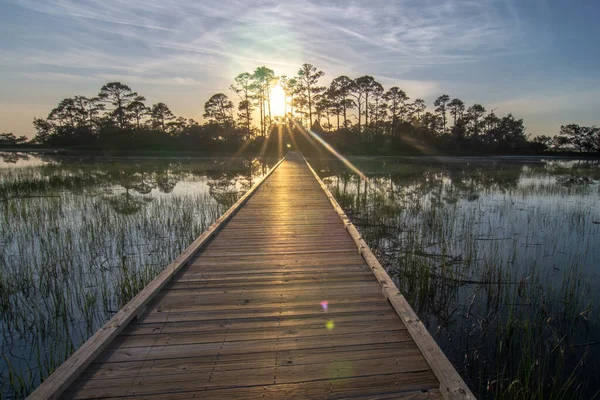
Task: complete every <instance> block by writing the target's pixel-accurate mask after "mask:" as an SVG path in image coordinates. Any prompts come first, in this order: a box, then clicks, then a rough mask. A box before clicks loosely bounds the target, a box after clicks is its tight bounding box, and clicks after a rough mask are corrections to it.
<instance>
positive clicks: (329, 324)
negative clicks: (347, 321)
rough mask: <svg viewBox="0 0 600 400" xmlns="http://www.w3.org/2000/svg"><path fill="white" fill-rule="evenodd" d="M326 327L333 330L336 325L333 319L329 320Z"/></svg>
mask: <svg viewBox="0 0 600 400" xmlns="http://www.w3.org/2000/svg"><path fill="white" fill-rule="evenodd" d="M325 327H326V328H327V330H328V331H330V330H332V329H333V328H334V327H335V324H334V323H333V320H329V321H327V323H326V324H325Z"/></svg>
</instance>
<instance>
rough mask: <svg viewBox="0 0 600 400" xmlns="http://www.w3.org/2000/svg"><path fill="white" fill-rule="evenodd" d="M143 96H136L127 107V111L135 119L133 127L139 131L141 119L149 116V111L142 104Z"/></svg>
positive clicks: (144, 99)
mask: <svg viewBox="0 0 600 400" xmlns="http://www.w3.org/2000/svg"><path fill="white" fill-rule="evenodd" d="M144 101H146V98H145V97H144V96H136V97H135V99H133V101H132V102H131V103H129V104H128V105H127V111H128V112H129V113H130V114H131V116H132V117H133V118H134V119H135V126H136V128H137V129H140V126H141V122H142V118H144V117H145V116H146V115H149V114H150V109H149V108H148V107H146V105H145V104H144Z"/></svg>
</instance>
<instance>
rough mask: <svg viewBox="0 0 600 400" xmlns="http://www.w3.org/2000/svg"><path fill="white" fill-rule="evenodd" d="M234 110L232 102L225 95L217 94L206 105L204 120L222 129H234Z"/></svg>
mask: <svg viewBox="0 0 600 400" xmlns="http://www.w3.org/2000/svg"><path fill="white" fill-rule="evenodd" d="M232 110H233V103H232V102H231V100H229V98H228V97H227V96H226V95H225V94H223V93H217V94H214V95H212V96H211V98H210V99H208V101H207V102H206V103H204V118H207V119H208V120H209V121H211V122H213V123H215V124H217V125H221V126H222V127H229V128H233V116H232V115H231V112H232Z"/></svg>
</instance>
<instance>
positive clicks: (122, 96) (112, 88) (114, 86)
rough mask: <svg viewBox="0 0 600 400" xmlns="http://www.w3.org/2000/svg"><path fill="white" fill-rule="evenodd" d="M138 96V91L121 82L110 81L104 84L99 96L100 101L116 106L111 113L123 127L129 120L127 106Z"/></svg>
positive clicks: (120, 126) (118, 124) (119, 125)
mask: <svg viewBox="0 0 600 400" xmlns="http://www.w3.org/2000/svg"><path fill="white" fill-rule="evenodd" d="M136 97H138V94H137V93H136V92H133V91H132V90H131V88H130V87H129V86H127V85H125V84H123V83H121V82H109V83H107V84H106V85H104V86H102V88H101V89H100V93H98V98H99V99H100V101H103V102H105V103H108V104H111V105H112V106H113V107H114V108H113V109H112V110H111V113H110V115H111V116H112V117H113V118H114V119H115V121H116V123H117V126H118V127H119V128H121V129H123V128H124V127H125V126H126V125H127V122H128V118H127V117H128V115H127V107H128V106H129V103H131V102H132V101H134V100H135V98H136Z"/></svg>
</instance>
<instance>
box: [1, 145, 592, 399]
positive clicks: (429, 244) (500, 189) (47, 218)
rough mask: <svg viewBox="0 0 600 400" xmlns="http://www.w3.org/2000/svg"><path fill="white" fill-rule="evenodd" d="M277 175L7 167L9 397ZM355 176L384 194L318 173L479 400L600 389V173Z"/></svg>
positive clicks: (61, 162) (130, 163)
mask: <svg viewBox="0 0 600 400" xmlns="http://www.w3.org/2000/svg"><path fill="white" fill-rule="evenodd" d="M276 161H277V160H266V161H265V160H258V159H233V160H231V159H224V158H185V159H181V158H178V159H168V158H130V159H124V158H113V159H111V158H91V157H89V156H88V157H60V156H35V155H22V154H2V153H0V311H1V315H2V318H1V319H0V346H1V348H2V354H3V355H4V357H3V358H2V359H0V382H1V384H2V386H1V387H0V393H2V394H3V396H4V397H22V396H24V395H26V394H27V393H29V392H30V391H31V390H32V389H33V388H34V387H35V386H36V385H37V384H38V383H39V381H40V379H41V377H44V376H47V375H48V373H49V372H50V371H51V370H52V369H53V368H55V367H57V366H58V365H60V364H61V363H62V361H63V360H64V359H65V358H66V357H67V356H68V355H69V354H70V353H71V352H72V351H73V350H74V349H75V348H77V347H78V346H79V345H80V344H81V343H83V341H85V340H86V339H87V338H88V337H89V336H90V335H91V334H92V333H93V332H95V331H96V330H97V329H98V328H99V327H100V326H101V325H102V324H103V323H104V322H105V321H106V320H108V319H109V318H110V317H111V316H112V315H113V313H114V312H116V311H117V310H118V309H119V308H120V307H121V306H122V305H123V304H124V303H125V302H127V300H129V299H130V298H131V297H133V296H134V295H135V293H137V292H138V291H139V290H140V289H141V288H142V287H143V286H144V285H145V284H147V283H148V282H149V281H150V280H151V279H152V278H153V277H154V276H156V274H157V273H158V272H159V271H160V270H161V269H162V268H163V267H164V266H165V265H167V264H168V263H169V262H170V261H171V260H172V259H174V258H175V257H176V256H177V255H179V253H180V252H181V251H182V250H183V249H184V248H185V247H186V246H187V245H189V244H190V243H191V242H192V241H193V240H194V239H195V238H196V237H197V236H198V235H199V234H200V233H201V232H202V231H203V230H205V229H206V228H207V227H208V226H209V225H210V224H211V223H212V222H214V220H215V219H216V218H218V216H219V215H220V214H221V213H223V212H224V211H225V210H227V209H228V208H229V207H230V206H231V205H232V204H233V203H234V202H235V201H236V200H237V199H238V198H239V197H240V196H241V195H242V194H243V193H244V192H245V191H246V190H248V189H249V188H250V186H251V185H252V184H253V183H254V182H255V181H256V180H257V179H258V178H259V177H260V176H261V175H263V174H264V173H266V172H267V171H268V168H269V167H270V166H272V165H273V164H274V163H275V162H276ZM351 161H352V162H353V163H354V164H355V165H356V166H357V167H358V168H359V169H360V170H361V171H363V172H365V173H366V174H367V176H368V178H369V180H368V182H365V181H362V180H360V179H359V177H358V176H357V175H355V174H352V173H350V172H348V170H347V169H346V168H345V167H343V166H342V165H341V164H339V163H337V162H333V161H331V160H319V159H314V160H311V162H312V163H313V166H314V167H315V169H316V170H317V172H318V173H319V174H320V176H321V177H322V178H323V179H324V181H325V182H326V184H327V185H328V187H329V189H330V190H331V191H332V193H333V194H334V195H335V197H336V198H337V200H338V202H339V203H340V204H341V205H342V207H343V208H344V209H345V210H346V212H347V213H348V215H349V216H350V217H351V219H352V220H353V222H354V223H355V224H356V225H357V227H358V228H359V230H360V231H361V232H362V233H363V235H364V237H365V239H366V240H367V241H368V243H369V245H370V246H371V247H372V249H373V250H374V251H375V252H376V253H377V255H378V257H379V259H380V260H381V262H382V264H384V266H385V267H386V268H387V269H388V271H389V272H390V275H392V276H393V277H394V279H395V280H396V282H397V284H398V286H399V288H400V289H401V291H402V292H403V294H404V295H405V296H406V297H407V298H408V300H409V302H410V304H412V305H413V307H414V308H415V310H416V311H417V313H418V314H419V316H420V318H421V319H422V320H423V322H424V323H425V325H426V326H427V328H428V329H429V331H430V332H431V334H432V335H433V336H434V338H435V340H436V341H437V342H438V343H439V344H440V346H441V347H442V349H443V350H444V352H445V353H446V354H447V356H448V357H449V358H450V360H451V361H452V362H453V364H454V365H455V366H456V368H457V370H459V372H460V373H461V374H462V375H463V377H464V378H465V380H467V382H468V383H469V385H470V386H471V387H472V388H473V390H474V392H475V394H476V395H478V397H480V398H498V399H500V398H511V399H521V398H523V399H525V398H527V399H534V398H539V399H543V398H555V399H559V398H574V399H576V398H591V397H592V396H593V395H594V394H595V393H596V391H598V390H599V389H600V384H599V381H600V379H599V378H598V369H599V368H598V365H600V354H599V353H600V346H599V345H597V344H594V343H596V342H598V341H600V324H599V319H598V314H597V312H596V304H597V302H598V300H599V299H600V292H599V290H600V278H599V275H600V271H599V268H600V201H599V200H600V186H599V181H600V165H599V164H598V162H592V161H566V160H542V159H514V158H513V159H497V160H489V159H472V158H471V159H458V158H452V159H427V158H398V159H394V158H385V159H374V158H364V157H361V158H351ZM552 382H556V383H552ZM0 397H2V396H0Z"/></svg>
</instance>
